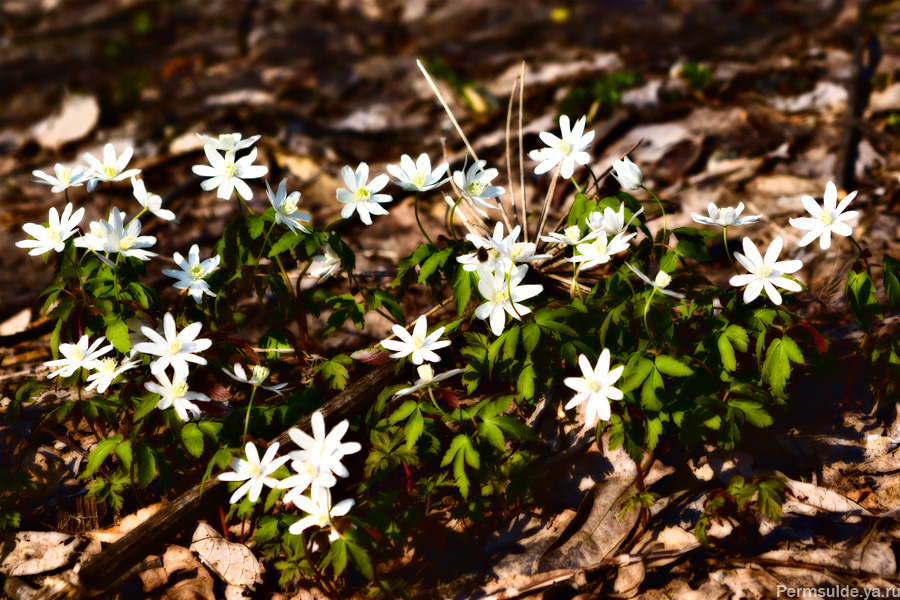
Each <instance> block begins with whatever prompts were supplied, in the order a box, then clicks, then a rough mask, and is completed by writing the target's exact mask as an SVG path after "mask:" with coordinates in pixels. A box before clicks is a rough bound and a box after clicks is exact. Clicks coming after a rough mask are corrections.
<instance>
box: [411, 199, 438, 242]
mask: <svg viewBox="0 0 900 600" xmlns="http://www.w3.org/2000/svg"><path fill="white" fill-rule="evenodd" d="M413 211H414V212H415V213H416V224H417V225H418V226H419V231H421V232H422V235H424V236H425V239H426V240H428V243H429V244H431V245H432V246H434V242H433V241H431V238H430V237H428V234H427V233H425V228H424V227H422V221H421V220H420V219H419V192H418V191H416V198H415V200H413Z"/></svg>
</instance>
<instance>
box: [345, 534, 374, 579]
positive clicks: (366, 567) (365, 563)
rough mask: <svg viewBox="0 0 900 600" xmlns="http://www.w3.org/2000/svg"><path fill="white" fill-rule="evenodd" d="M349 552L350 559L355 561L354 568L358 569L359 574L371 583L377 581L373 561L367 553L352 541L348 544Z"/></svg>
mask: <svg viewBox="0 0 900 600" xmlns="http://www.w3.org/2000/svg"><path fill="white" fill-rule="evenodd" d="M347 550H349V551H350V559H351V560H352V561H353V566H354V567H356V570H357V571H359V574H360V575H362V576H363V577H365V578H366V579H368V580H369V581H373V580H374V579H375V570H374V569H373V568H372V560H371V559H370V558H369V555H368V554H367V553H366V551H365V550H364V549H363V548H362V547H360V546H357V545H356V544H354V543H353V542H350V541H348V542H347Z"/></svg>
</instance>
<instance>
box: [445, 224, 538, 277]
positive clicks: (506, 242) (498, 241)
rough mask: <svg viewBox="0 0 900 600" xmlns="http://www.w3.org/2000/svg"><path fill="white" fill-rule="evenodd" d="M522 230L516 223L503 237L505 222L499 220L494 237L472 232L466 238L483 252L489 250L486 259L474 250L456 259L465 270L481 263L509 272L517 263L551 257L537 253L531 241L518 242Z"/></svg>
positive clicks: (470, 269) (473, 268)
mask: <svg viewBox="0 0 900 600" xmlns="http://www.w3.org/2000/svg"><path fill="white" fill-rule="evenodd" d="M521 230H522V228H521V227H519V226H518V225H516V226H515V227H513V229H512V231H511V232H510V233H509V235H508V236H506V237H503V223H501V222H499V221H498V222H497V224H496V225H495V226H494V235H493V236H492V237H487V238H483V237H481V236H478V235H475V234H474V233H470V234H468V235H467V236H466V239H467V240H469V241H470V242H472V244H473V245H474V246H475V247H476V248H478V249H479V250H480V251H481V252H480V253H481V254H483V251H484V250H487V257H486V259H485V260H480V257H479V252H473V253H472V254H463V255H462V256H458V257H456V260H457V262H459V263H461V264H462V265H463V270H464V271H474V270H475V269H476V268H477V267H478V265H479V264H487V265H489V266H490V268H491V270H492V271H497V270H498V269H499V270H500V271H502V272H508V271H509V270H510V269H511V268H512V266H513V264H515V263H522V262H531V261H535V260H539V259H544V258H550V255H549V254H535V253H534V251H535V245H534V244H532V243H530V242H529V243H524V242H517V241H516V240H517V239H518V237H519V233H520V232H521Z"/></svg>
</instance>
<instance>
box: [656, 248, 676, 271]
mask: <svg viewBox="0 0 900 600" xmlns="http://www.w3.org/2000/svg"><path fill="white" fill-rule="evenodd" d="M677 267H678V254H676V253H675V252H674V251H671V250H670V251H669V252H666V253H665V255H664V256H663V257H662V259H660V261H659V270H660V271H663V272H665V273H673V272H674V271H675V269H676V268H677Z"/></svg>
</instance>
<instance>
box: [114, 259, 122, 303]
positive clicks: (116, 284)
mask: <svg viewBox="0 0 900 600" xmlns="http://www.w3.org/2000/svg"><path fill="white" fill-rule="evenodd" d="M121 256H122V253H121V252H117V253H116V262H115V266H113V291H114V292H115V293H116V300H118V299H119V258H120V257H121Z"/></svg>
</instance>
